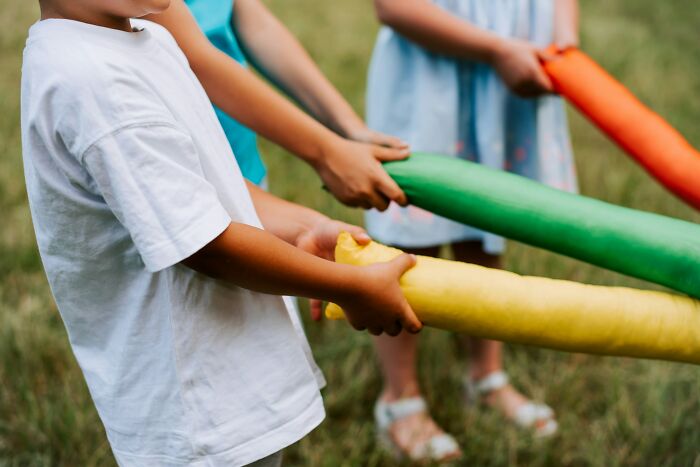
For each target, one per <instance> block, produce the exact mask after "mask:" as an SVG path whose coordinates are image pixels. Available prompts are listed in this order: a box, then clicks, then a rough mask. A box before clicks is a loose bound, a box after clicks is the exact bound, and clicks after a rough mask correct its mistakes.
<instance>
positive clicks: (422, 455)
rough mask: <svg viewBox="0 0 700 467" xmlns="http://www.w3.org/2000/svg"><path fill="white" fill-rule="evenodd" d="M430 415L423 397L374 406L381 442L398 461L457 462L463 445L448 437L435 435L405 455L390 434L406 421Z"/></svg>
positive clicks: (378, 437) (446, 435)
mask: <svg viewBox="0 0 700 467" xmlns="http://www.w3.org/2000/svg"><path fill="white" fill-rule="evenodd" d="M426 411H427V406H426V404H425V400H424V399H423V398H422V397H411V398H406V399H400V400H398V401H396V402H383V401H381V400H379V401H377V403H376V404H375V406H374V421H375V423H376V424H377V441H378V442H379V444H380V445H381V446H382V447H383V448H384V449H386V450H388V451H389V452H391V453H392V454H393V455H394V457H395V458H396V459H397V460H402V459H405V458H406V457H408V459H410V460H412V461H433V462H436V461H437V462H440V461H446V460H453V459H454V457H453V456H451V454H455V453H459V452H460V450H459V445H458V444H457V442H456V441H455V439H454V438H453V437H452V436H450V435H448V434H446V433H443V434H440V435H435V436H433V437H432V438H430V439H428V440H426V441H425V442H423V443H421V444H418V445H416V446H414V447H413V448H412V449H411V450H410V451H408V452H405V451H404V450H403V449H402V448H401V447H400V446H398V445H397V444H396V442H395V441H394V440H393V439H392V437H391V435H390V434H389V429H390V428H391V426H392V425H393V424H394V423H395V422H397V421H398V420H401V419H403V418H406V417H410V416H411V415H415V414H418V413H424V412H426Z"/></svg>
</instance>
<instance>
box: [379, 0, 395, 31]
mask: <svg viewBox="0 0 700 467" xmlns="http://www.w3.org/2000/svg"><path fill="white" fill-rule="evenodd" d="M399 8H401V6H400V5H399V2H398V1H397V0H374V10H375V11H376V13H377V19H379V21H380V22H381V23H382V24H385V25H387V26H393V25H394V24H395V23H396V20H397V18H398V13H399Z"/></svg>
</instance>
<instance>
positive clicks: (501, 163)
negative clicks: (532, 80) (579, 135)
mask: <svg viewBox="0 0 700 467" xmlns="http://www.w3.org/2000/svg"><path fill="white" fill-rule="evenodd" d="M554 1H556V0H435V1H434V3H436V4H438V5H439V6H441V7H442V8H444V9H446V10H448V11H450V12H451V13H452V14H454V15H456V16H458V17H460V18H462V19H464V20H466V21H469V22H470V23H471V24H474V25H475V26H478V27H480V28H483V29H488V30H490V31H492V32H494V33H496V34H498V35H500V36H502V37H510V38H519V39H523V40H527V41H529V42H531V43H534V44H536V45H539V46H542V47H544V46H547V45H549V44H550V43H551V42H552V34H553V25H554V16H553V14H554ZM367 122H368V125H369V126H370V128H373V129H375V130H378V131H382V132H385V133H388V134H392V135H396V136H398V137H400V138H403V139H404V140H405V141H407V142H408V143H410V145H411V147H412V149H413V150H414V151H423V152H434V153H439V154H445V155H446V156H447V157H459V158H463V159H468V160H473V161H477V162H479V163H481V164H484V165H486V166H488V167H492V168H495V169H504V170H509V171H512V172H515V173H518V174H520V175H524V176H526V177H529V178H531V179H534V180H538V181H540V182H542V183H546V184H548V185H550V186H552V187H555V188H558V189H561V190H566V191H571V192H575V191H577V182H576V174H575V167H574V163H573V153H572V149H571V142H570V139H569V131H568V125H567V120H566V113H565V108H564V103H563V101H562V99H561V98H559V97H554V96H548V97H542V98H538V99H520V98H518V97H516V96H515V95H514V94H512V93H511V92H509V90H508V89H507V88H506V86H505V85H504V84H503V82H502V80H501V79H500V78H499V76H498V75H497V74H496V72H495V71H494V70H493V69H492V68H491V67H489V66H488V65H486V64H483V63H476V62H469V61H462V60H456V59H452V58H447V57H444V56H440V55H437V54H433V53H431V52H428V51H427V50H426V49H424V48H422V47H420V46H418V45H415V44H414V43H412V42H410V41H409V40H407V39H405V38H403V37H402V36H400V35H399V34H397V33H396V32H394V31H393V30H392V29H390V28H388V27H383V28H382V29H381V31H380V32H379V37H378V39H377V43H376V46H375V49H374V54H373V56H372V62H371V64H370V69H369V78H368V89H367ZM366 225H367V230H368V231H369V233H370V235H372V236H373V237H374V238H375V239H377V240H378V241H381V242H383V243H387V244H390V245H397V246H400V247H404V248H420V247H429V246H437V245H442V244H447V243H454V242H460V241H465V240H482V241H483V244H484V250H485V251H487V252H488V253H493V254H498V253H501V252H502V251H503V250H504V242H503V239H502V238H501V237H497V236H495V235H492V234H487V233H484V232H482V231H479V230H476V229H474V228H471V227H467V226H464V225H461V224H458V223H455V222H452V221H449V220H447V219H444V218H442V217H439V216H436V215H434V214H432V213H429V212H427V211H424V210H422V209H419V208H416V207H413V206H410V207H408V208H401V207H399V206H398V205H396V204H392V205H391V206H390V207H389V209H388V210H387V211H386V212H384V213H380V212H378V211H370V212H368V213H367V215H366Z"/></svg>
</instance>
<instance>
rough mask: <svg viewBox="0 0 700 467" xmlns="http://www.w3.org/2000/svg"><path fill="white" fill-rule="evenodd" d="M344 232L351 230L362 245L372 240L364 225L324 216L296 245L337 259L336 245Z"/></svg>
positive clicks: (315, 253) (325, 257) (327, 257)
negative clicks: (359, 225)
mask: <svg viewBox="0 0 700 467" xmlns="http://www.w3.org/2000/svg"><path fill="white" fill-rule="evenodd" d="M342 232H349V233H350V234H351V235H352V238H354V239H355V241H356V242H357V243H359V244H360V245H367V244H368V243H369V242H370V240H371V239H370V238H369V235H367V232H365V230H364V229H363V228H362V227H358V226H356V225H350V224H346V223H345V222H340V221H336V220H333V219H329V218H327V217H323V218H322V219H321V220H319V221H318V222H316V224H314V226H313V227H312V228H310V229H309V230H307V231H306V232H304V233H302V234H301V235H299V238H298V239H297V241H296V247H297V248H301V249H302V250H304V251H305V252H307V253H311V254H312V255H315V256H318V257H320V258H323V259H327V260H329V261H335V245H336V243H337V241H338V235H340V234H341V233H342Z"/></svg>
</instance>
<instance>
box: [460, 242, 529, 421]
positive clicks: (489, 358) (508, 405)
mask: <svg viewBox="0 0 700 467" xmlns="http://www.w3.org/2000/svg"><path fill="white" fill-rule="evenodd" d="M452 248H453V252H454V255H455V259H456V260H457V261H462V262H466V263H474V264H478V265H481V266H485V267H489V268H496V269H501V266H502V262H501V257H500V256H497V255H490V254H487V253H485V252H484V251H483V247H482V244H481V242H478V241H476V242H474V241H472V242H462V243H458V244H454V245H452ZM467 345H468V348H469V356H470V368H469V376H470V377H471V378H472V379H473V380H479V379H481V378H484V377H485V376H488V375H490V374H491V373H494V372H496V371H500V370H502V369H503V344H502V343H501V342H498V341H493V340H488V339H479V338H476V337H468V338H467ZM485 402H486V403H487V404H488V405H490V406H492V407H494V408H497V409H499V410H501V411H502V412H503V413H504V414H505V415H506V416H507V417H510V418H512V417H513V416H514V415H515V413H516V411H517V410H518V408H520V407H521V406H522V405H523V404H525V403H527V402H528V399H527V398H526V397H525V396H523V395H522V394H521V393H519V392H518V391H517V390H516V389H515V388H514V387H513V386H511V385H508V386H505V387H504V388H502V389H499V390H497V391H493V392H492V393H491V394H489V395H488V396H486V398H485Z"/></svg>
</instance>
